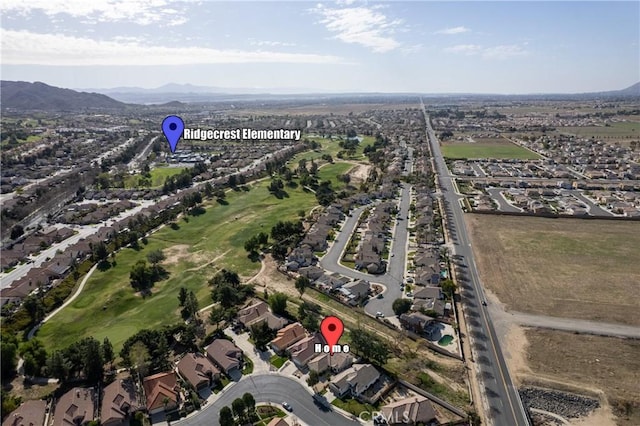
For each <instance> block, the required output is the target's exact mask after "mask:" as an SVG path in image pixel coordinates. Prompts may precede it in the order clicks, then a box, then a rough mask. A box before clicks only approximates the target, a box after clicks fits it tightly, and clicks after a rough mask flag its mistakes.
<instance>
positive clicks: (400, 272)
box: [320, 183, 411, 317]
mask: <svg viewBox="0 0 640 426" xmlns="http://www.w3.org/2000/svg"><path fill="white" fill-rule="evenodd" d="M410 193H411V186H410V185H409V184H406V183H403V184H402V186H401V189H400V205H399V212H398V216H399V217H401V218H403V220H401V221H395V222H396V224H395V229H394V232H393V238H392V240H393V242H392V244H391V249H390V253H393V257H391V258H390V259H391V261H390V262H389V263H388V265H387V272H386V273H384V274H381V275H372V274H366V273H363V272H359V271H355V270H353V269H351V268H347V267H346V266H342V265H341V264H340V263H339V261H340V258H341V256H342V253H343V252H344V249H345V247H346V245H347V243H348V242H349V239H350V238H351V235H352V234H353V231H354V230H355V228H356V226H357V224H358V219H359V218H360V215H361V214H362V212H363V211H364V210H365V209H366V208H367V207H369V206H362V207H359V208H357V209H355V210H353V212H352V214H351V215H350V216H348V217H347V219H346V221H345V223H344V225H343V227H342V230H341V231H340V233H339V234H338V238H337V241H335V242H334V243H333V245H332V246H331V247H329V250H328V251H327V254H325V255H324V256H323V257H322V259H320V266H321V267H322V268H324V269H326V270H327V271H330V272H337V273H339V274H342V275H344V276H347V277H350V278H354V279H364V280H367V281H370V282H372V283H379V284H382V285H384V286H385V287H386V291H385V292H384V294H383V296H384V297H383V298H382V299H371V300H370V301H369V303H367V305H366V306H365V311H366V312H367V313H369V314H371V315H375V314H376V312H382V313H383V314H384V315H385V316H387V317H393V316H395V313H394V312H393V309H392V308H391V305H392V304H393V301H394V300H396V299H398V298H400V297H402V290H400V284H401V283H402V280H403V279H404V272H405V259H406V251H407V250H406V249H407V238H408V230H407V220H406V218H407V216H408V215H409V205H410V204H411V197H410Z"/></svg>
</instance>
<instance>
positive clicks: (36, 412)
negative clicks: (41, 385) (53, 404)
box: [2, 399, 47, 426]
mask: <svg viewBox="0 0 640 426" xmlns="http://www.w3.org/2000/svg"><path fill="white" fill-rule="evenodd" d="M46 409H47V403H46V401H43V400H41V399H38V400H30V401H26V402H24V403H23V404H22V405H20V406H19V407H18V408H16V409H15V410H14V411H12V412H11V413H10V414H9V415H8V416H7V418H5V419H4V421H3V422H2V426H43V425H44V416H45V412H46Z"/></svg>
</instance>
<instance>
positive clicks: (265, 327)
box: [249, 321, 276, 351]
mask: <svg viewBox="0 0 640 426" xmlns="http://www.w3.org/2000/svg"><path fill="white" fill-rule="evenodd" d="M249 332H250V333H251V338H252V339H253V341H254V343H255V345H256V348H258V349H259V350H261V351H265V350H267V344H269V342H270V341H271V340H273V338H274V337H276V333H275V332H274V331H273V330H271V328H269V323H267V321H261V322H260V323H258V324H253V325H252V326H251V327H249Z"/></svg>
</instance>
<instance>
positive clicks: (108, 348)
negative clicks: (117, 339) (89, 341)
mask: <svg viewBox="0 0 640 426" xmlns="http://www.w3.org/2000/svg"><path fill="white" fill-rule="evenodd" d="M102 355H103V356H104V362H107V363H109V366H112V364H113V360H114V359H115V354H114V353H113V345H112V344H111V341H110V340H109V338H108V337H105V338H104V340H103V341H102Z"/></svg>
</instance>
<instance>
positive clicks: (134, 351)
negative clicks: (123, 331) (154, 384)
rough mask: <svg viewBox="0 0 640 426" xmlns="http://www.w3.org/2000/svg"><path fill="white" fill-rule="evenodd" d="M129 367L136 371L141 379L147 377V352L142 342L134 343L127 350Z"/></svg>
mask: <svg viewBox="0 0 640 426" xmlns="http://www.w3.org/2000/svg"><path fill="white" fill-rule="evenodd" d="M129 357H130V359H131V365H132V366H133V367H135V369H136V370H138V373H139V374H140V376H141V377H144V376H146V375H147V371H148V369H149V359H150V356H149V350H148V349H147V347H146V346H145V344H144V343H142V342H135V343H134V344H133V345H132V346H131V349H130V350H129Z"/></svg>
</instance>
